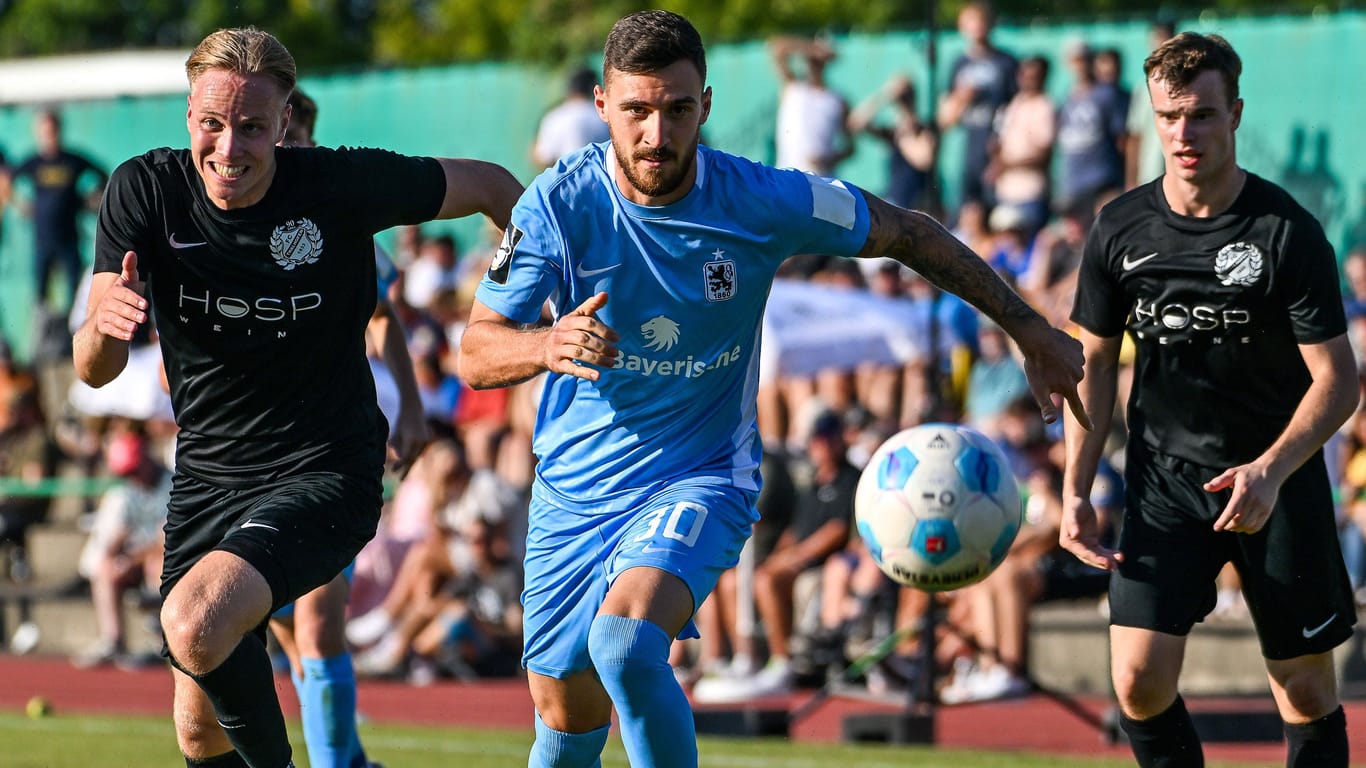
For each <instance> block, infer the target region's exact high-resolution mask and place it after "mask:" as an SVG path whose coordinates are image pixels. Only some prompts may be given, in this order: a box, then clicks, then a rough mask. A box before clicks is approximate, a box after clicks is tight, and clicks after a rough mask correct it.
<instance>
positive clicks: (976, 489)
mask: <svg viewBox="0 0 1366 768" xmlns="http://www.w3.org/2000/svg"><path fill="white" fill-rule="evenodd" d="M1021 511H1022V506H1021V503H1020V492H1019V489H1018V487H1017V486H1016V484H1015V477H1014V475H1012V474H1011V471H1010V467H1009V465H1008V464H1007V463H1006V458H1005V456H1004V455H1003V454H1002V453H1001V449H1000V448H997V447H996V445H995V444H994V443H992V441H991V440H990V439H989V438H987V437H986V436H985V435H983V434H982V433H980V432H978V431H976V430H974V429H971V428H969V427H964V426H962V425H959V424H921V425H920V426H917V427H912V428H910V429H907V430H903V431H901V432H898V433H897V434H895V435H893V436H892V437H891V438H889V439H888V440H887V441H886V442H884V443H883V444H882V445H880V446H878V449H877V450H876V451H874V452H873V456H872V458H871V459H870V460H869V461H868V465H867V466H866V467H864V470H863V474H862V475H861V476H860V478H859V484H858V490H857V492H856V493H855V496H854V518H855V521H856V522H857V524H858V531H859V535H861V536H862V537H863V541H864V544H865V545H867V547H868V551H869V552H870V553H871V554H872V556H873V560H874V562H876V563H877V564H878V567H880V568H881V569H882V570H883V572H884V573H886V574H887V575H888V576H890V577H892V579H894V580H895V581H897V582H899V583H901V584H904V585H906V586H909V587H915V588H917V589H922V590H925V591H927V592H941V591H947V590H951V589H958V588H960V587H966V586H968V585H969V584H975V583H977V582H979V581H981V580H982V579H985V578H986V577H987V575H988V574H990V573H991V572H992V570H993V569H995V568H996V566H998V565H1000V564H1001V561H1002V560H1004V559H1005V556H1006V552H1008V551H1009V550H1010V545H1011V543H1012V542H1013V541H1015V534H1016V533H1018V532H1019V530H1020V521H1021V518H1022V514H1021Z"/></svg>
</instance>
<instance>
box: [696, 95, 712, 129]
mask: <svg viewBox="0 0 1366 768" xmlns="http://www.w3.org/2000/svg"><path fill="white" fill-rule="evenodd" d="M710 116H711V86H710V85H709V86H707V87H706V88H703V89H702V114H701V116H700V118H699V119H698V121H697V124H698V125H702V124H703V123H705V122H707V118H708V117H710Z"/></svg>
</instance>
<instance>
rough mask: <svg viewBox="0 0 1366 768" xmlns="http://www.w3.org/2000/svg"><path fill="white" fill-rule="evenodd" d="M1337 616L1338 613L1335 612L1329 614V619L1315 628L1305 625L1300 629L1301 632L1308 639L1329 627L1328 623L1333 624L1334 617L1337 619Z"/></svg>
mask: <svg viewBox="0 0 1366 768" xmlns="http://www.w3.org/2000/svg"><path fill="white" fill-rule="evenodd" d="M1337 617H1338V615H1337V614H1336V613H1335V614H1333V615H1332V616H1329V617H1328V620H1327V621H1325V622H1323V623H1322V624H1320V625H1318V626H1317V627H1314V628H1313V629H1310V628H1309V627H1303V628H1301V629H1300V634H1302V635H1304V639H1305V640H1308V639H1309V638H1311V637H1313V636H1314V635H1317V634H1318V633H1320V632H1322V631H1323V630H1325V629H1328V625H1329V624H1332V623H1333V619H1336V618H1337Z"/></svg>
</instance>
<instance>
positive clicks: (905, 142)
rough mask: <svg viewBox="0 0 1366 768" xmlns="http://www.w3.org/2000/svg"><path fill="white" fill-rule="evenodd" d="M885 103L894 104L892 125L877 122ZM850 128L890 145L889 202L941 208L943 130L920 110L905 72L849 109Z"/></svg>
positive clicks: (905, 206)
mask: <svg viewBox="0 0 1366 768" xmlns="http://www.w3.org/2000/svg"><path fill="white" fill-rule="evenodd" d="M884 106H891V108H892V110H893V117H892V123H891V125H883V124H880V123H878V122H876V118H877V114H878V112H879V110H881V109H882V108H883V107H884ZM849 132H850V133H851V134H859V133H867V134H868V135H870V136H872V137H874V138H876V139H878V140H879V141H881V142H883V143H884V144H886V145H887V195H886V197H887V202H889V203H891V204H893V205H899V206H901V207H902V208H913V209H916V210H922V211H927V212H937V211H938V208H939V200H938V199H937V198H938V194H937V190H936V189H935V161H936V159H937V155H938V153H939V132H938V131H937V130H935V127H934V126H933V125H930V124H929V123H926V122H924V121H922V120H921V119H920V116H919V115H918V114H917V113H916V105H915V85H914V84H913V83H912V82H911V80H910V78H908V77H906V76H905V75H893V76H892V77H891V78H889V79H888V80H887V82H886V83H885V84H884V85H883V86H882V87H881V88H879V89H877V90H876V91H873V92H872V93H871V94H869V95H868V98H866V99H864V100H863V102H862V103H860V104H859V105H858V106H857V107H855V108H854V111H853V112H850V113H849Z"/></svg>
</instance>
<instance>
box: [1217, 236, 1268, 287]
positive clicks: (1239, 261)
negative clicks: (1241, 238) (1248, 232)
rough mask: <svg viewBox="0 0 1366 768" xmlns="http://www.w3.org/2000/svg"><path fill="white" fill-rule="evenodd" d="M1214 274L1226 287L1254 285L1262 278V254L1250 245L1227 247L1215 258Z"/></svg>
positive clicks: (1236, 244) (1221, 249)
mask: <svg viewBox="0 0 1366 768" xmlns="http://www.w3.org/2000/svg"><path fill="white" fill-rule="evenodd" d="M1214 273H1215V274H1216V275H1218V276H1219V282H1220V283H1222V284H1224V285H1237V286H1242V287H1244V288H1245V287H1247V286H1249V285H1252V284H1253V283H1256V282H1257V278H1259V277H1261V276H1262V252H1261V250H1260V249H1258V248H1257V246H1255V245H1252V244H1250V243H1231V244H1229V245H1226V246H1224V247H1223V248H1220V249H1219V255H1218V256H1216V257H1215V258H1214Z"/></svg>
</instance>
